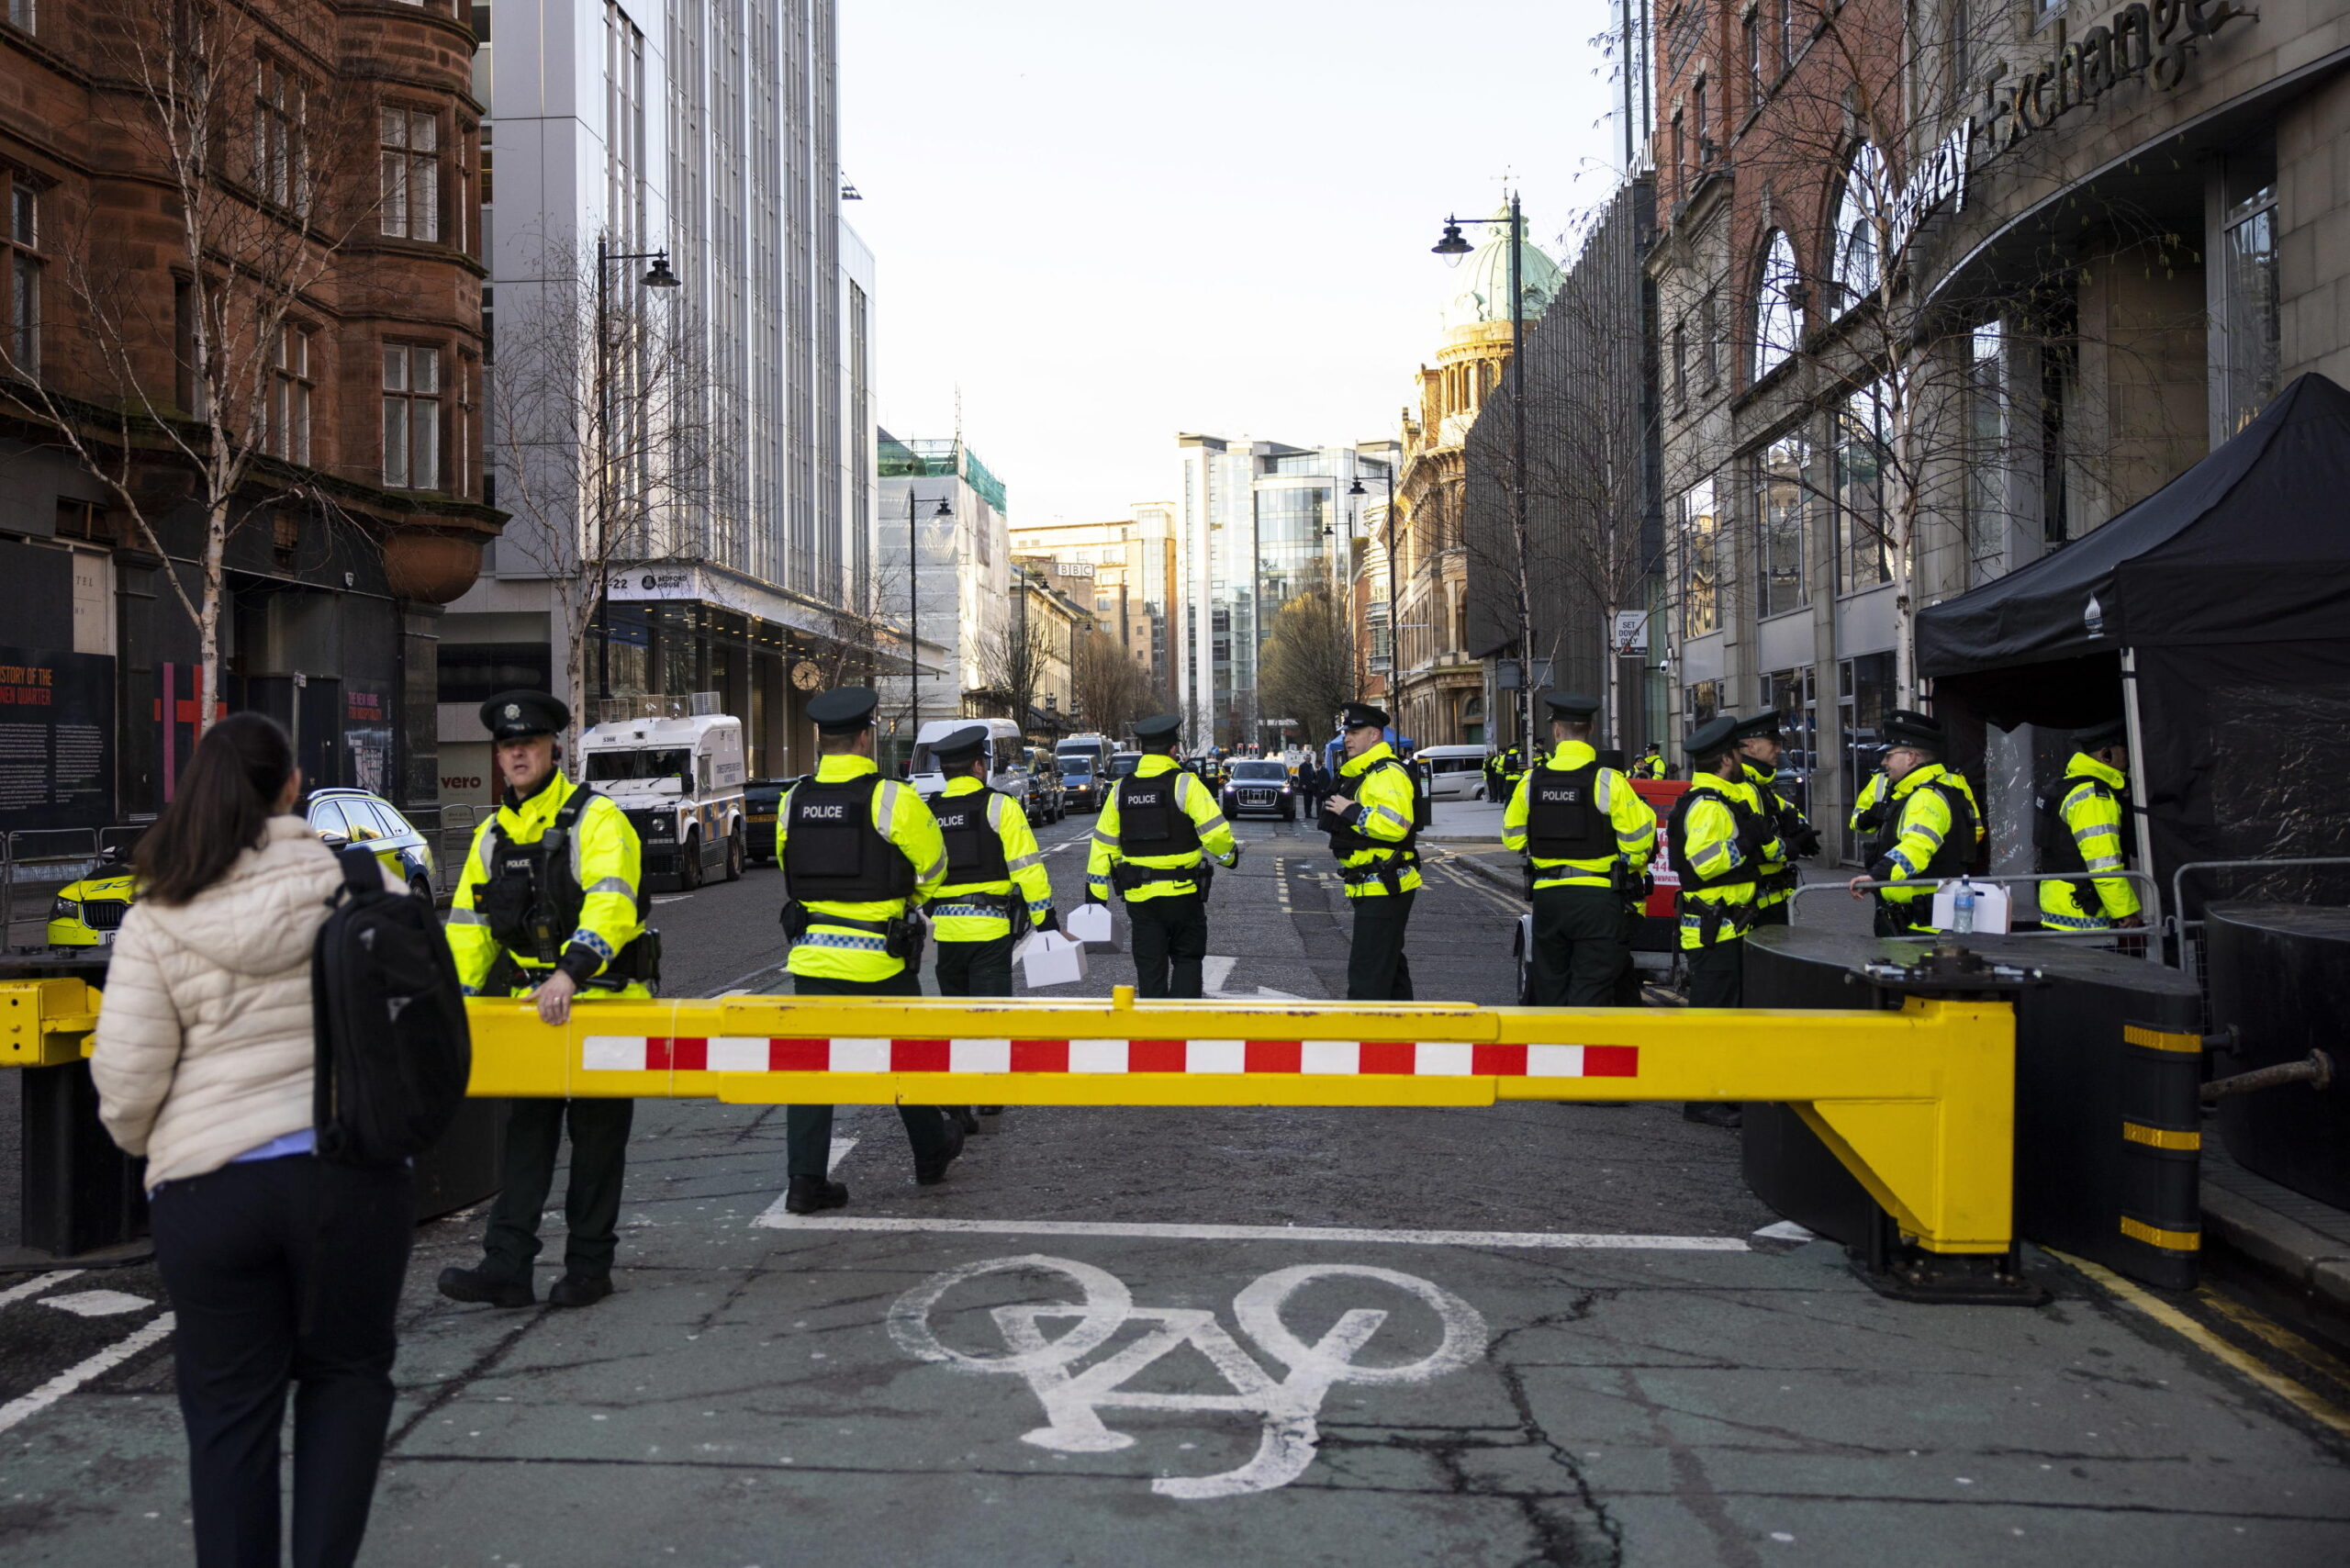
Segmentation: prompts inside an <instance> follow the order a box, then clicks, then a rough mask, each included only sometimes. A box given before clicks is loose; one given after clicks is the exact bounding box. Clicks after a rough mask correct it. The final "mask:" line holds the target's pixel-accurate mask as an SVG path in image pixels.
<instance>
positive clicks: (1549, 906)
mask: <svg viewBox="0 0 2350 1568" xmlns="http://www.w3.org/2000/svg"><path fill="white" fill-rule="evenodd" d="M1624 931H1625V920H1624V898H1623V895H1622V894H1620V893H1618V892H1617V891H1616V890H1615V889H1613V888H1537V889H1535V890H1534V954H1533V965H1532V968H1533V971H1534V973H1533V980H1534V988H1533V989H1534V998H1533V1001H1534V1005H1535V1006H1537V1007H1609V1006H1613V1005H1615V1004H1616V1003H1617V1002H1618V1001H1619V1000H1620V998H1619V997H1618V995H1617V982H1619V981H1620V980H1622V979H1623V976H1624V971H1625V970H1626V969H1629V968H1630V967H1631V963H1632V954H1631V950H1630V948H1628V946H1626V945H1625V940H1624Z"/></svg>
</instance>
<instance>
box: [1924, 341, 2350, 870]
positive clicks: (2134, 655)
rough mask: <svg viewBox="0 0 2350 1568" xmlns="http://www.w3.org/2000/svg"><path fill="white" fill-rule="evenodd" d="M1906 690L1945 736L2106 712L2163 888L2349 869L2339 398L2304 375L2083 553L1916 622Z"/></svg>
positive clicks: (2348, 604) (2013, 576)
mask: <svg viewBox="0 0 2350 1568" xmlns="http://www.w3.org/2000/svg"><path fill="white" fill-rule="evenodd" d="M1918 673H1919V675H1921V676H1925V677H1930V678H1932V679H1933V681H1934V705H1935V708H1936V711H1938V712H1939V713H1941V714H1942V716H1943V718H1944V721H1945V722H1952V721H1953V720H1955V721H1956V722H1957V723H1958V724H1959V725H1960V726H1961V727H1962V728H1963V727H1964V725H1965V723H1966V722H1967V720H1968V719H1969V718H1972V719H1974V720H1976V721H1979V722H1989V723H1993V724H1997V725H1998V726H1999V727H2000V728H2001V729H2012V728H2014V727H2015V726H2016V725H2018V724H2023V723H2031V724H2042V725H2052V726H2056V727H2059V728H2074V727H2078V726H2080V725H2084V724H2087V723H2091V722H2097V721H2099V720H2103V719H2109V718H2111V717H2113V716H2114V714H2115V712H2116V711H2121V713H2122V714H2123V715H2124V716H2126V717H2127V718H2128V720H2129V721H2130V725H2131V755H2132V769H2131V772H2132V788H2133V792H2134V793H2135V794H2136V795H2137V797H2138V800H2137V803H2138V804H2139V805H2140V807H2141V808H2143V811H2144V812H2145V816H2144V817H2143V818H2142V819H2141V820H2142V822H2143V823H2144V824H2145V827H2146V829H2147V830H2148V835H2147V836H2142V837H2141V840H2140V848H2141V852H2142V855H2141V864H2142V865H2148V866H2150V867H2151V868H2154V869H2155V870H2156V872H2157V874H2158V875H2160V876H2162V877H2164V878H2165V879H2167V877H2168V874H2169V872H2170V870H2171V869H2173V868H2176V867H2177V866H2179V865H2181V864H2183V863H2185V862H2187V861H2189V860H2233V859H2256V858H2262V857H2279V856H2312V855H2341V854H2345V853H2350V392H2345V391H2344V389H2343V388H2342V387H2341V386H2337V385H2336V384H2334V383H2333V381H2330V380H2328V379H2327V378H2326V377H2324V376H2322V375H2304V376H2302V377H2301V378H2300V379H2299V380H2297V381H2295V382H2294V383H2293V384H2292V385H2291V386H2288V387H2287V388H2286V389H2285V390H2284V391H2283V392H2282V393H2281V394H2279V395H2278V396H2277V399H2276V400H2275V401H2274V402H2272V403H2271V404H2269V406H2268V408H2267V409H2266V410H2265V411H2264V412H2263V413H2262V414H2261V415H2260V417H2259V418H2258V419H2256V420H2253V421H2252V422H2251V423H2250V424H2248V425H2246V426H2245V427H2244V429H2243V430H2242V431H2239V432H2238V433H2237V434H2236V435H2234V436H2233V437H2232V438H2231V439H2230V440H2228V441H2227V442H2224V443H2223V444H2222V445H2221V446H2220V447H2219V448H2218V449H2217V450H2215V451H2214V452H2212V453H2211V454H2210V456H2208V457H2206V458H2204V459H2203V461H2201V462H2200V463H2198V464H2196V465H2195V466H2193V467H2192V468H2189V469H2188V470H2187V472H2185V473H2184V474H2181V475H2180V476H2178V477H2177V478H2176V479H2173V480H2172V481H2171V482H2170V483H2169V484H2167V485H2165V486H2164V487H2162V488H2161V489H2159V490H2157V491H2155V492H2154V494H2153V495H2151V496H2149V497H2147V498H2145V499H2144V500H2143V501H2141V502H2139V503H2138V504H2137V505H2136V506H2134V507H2132V508H2131V509H2130V510H2127V511H2125V512H2123V513H2121V515H2120V516H2118V517H2116V518H2114V519H2113V520H2112V521H2109V522H2107V523H2106V524H2105V525H2104V526H2103V527H2101V528H2098V529H2097V530H2095V531H2094V532H2091V533H2090V534H2088V536H2087V537H2086V538H2084V539H2082V540H2080V541H2078V542H2077V543H2072V544H2068V545H2066V546H2065V548H2064V549H2062V550H2059V551H2057V552H2055V553H2054V554H2050V555H2046V556H2043V557H2042V558H2041V559H2040V560H2038V561H2035V562H2033V563H2032V564H2031V566H2025V567H2023V568H2022V569H2020V570H2019V571H2016V572H2011V573H2009V575H2008V576H2006V577H2001V578H1999V579H1997V581H1995V582H1991V583H1987V584H1986V585H1985V586H1984V587H1982V588H1976V589H1975V590H1974V591H1973V592H1971V593H1967V594H1964V595H1962V596H1961V597H1959V598H1957V599H1951V600H1948V601H1946V602H1944V603H1942V604H1937V605H1934V606H1933V607H1931V608H1930V609H1928V610H1924V611H1923V612H1921V613H1920V614H1919V617H1918ZM2149 851H2150V852H2151V858H2150V859H2149V858H2147V853H2148V852H2149ZM2164 897H2165V902H2167V901H2168V897H2169V890H2168V888H2167V887H2165V890H2164Z"/></svg>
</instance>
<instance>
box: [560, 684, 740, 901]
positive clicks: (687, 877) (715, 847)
mask: <svg viewBox="0 0 2350 1568" xmlns="http://www.w3.org/2000/svg"><path fill="white" fill-rule="evenodd" d="M693 701H694V707H695V711H694V713H693V715H692V716H691V717H690V718H659V717H645V718H638V719H619V720H615V721H612V722H607V723H601V724H596V725H592V726H590V727H589V728H588V729H586V730H583V731H582V732H580V735H579V751H580V762H581V770H582V772H583V774H584V775H585V777H586V780H587V783H588V786H589V787H590V788H592V789H594V790H597V791H598V792H599V793H600V794H603V795H607V796H609V797H610V799H611V801H612V803H613V804H614V805H616V806H618V807H620V809H621V811H622V812H625V813H626V814H627V816H628V820H629V823H630V824H631V825H632V826H633V827H634V828H635V829H636V834H637V837H638V839H639V840H640V841H641V842H642V843H643V846H644V869H645V871H646V872H647V873H649V874H650V875H653V876H669V877H675V878H677V885H678V886H679V887H681V888H687V889H691V888H697V887H699V886H700V885H701V883H702V879H703V878H704V876H705V875H707V874H711V873H715V874H717V875H720V876H722V877H724V878H725V879H727V880H728V881H730V882H732V881H734V880H736V879H738V878H740V877H741V876H742V875H743V863H744V860H745V859H747V858H748V857H749V853H750V846H749V844H748V843H747V842H746V839H745V836H744V835H745V834H746V832H747V826H748V824H747V823H746V822H745V820H744V801H743V722H742V721H741V720H740V719H737V718H734V717H733V716H732V715H730V714H725V713H721V712H719V711H717V707H718V699H717V697H716V695H715V694H714V693H711V692H697V693H695V694H694V699H693Z"/></svg>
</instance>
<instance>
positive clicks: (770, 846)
mask: <svg viewBox="0 0 2350 1568" xmlns="http://www.w3.org/2000/svg"><path fill="white" fill-rule="evenodd" d="M799 782H800V780H799V779H798V778H754V779H752V780H751V781H750V782H749V783H747V784H745V785H744V786H743V825H744V832H745V833H746V834H748V835H749V843H748V846H747V847H746V850H745V854H746V856H747V857H748V858H750V859H753V860H772V859H774V858H775V818H776V812H777V809H778V807H780V806H781V805H782V804H783V797H784V795H785V794H786V792H788V791H789V790H790V789H791V787H792V786H793V785H794V784H797V783H799Z"/></svg>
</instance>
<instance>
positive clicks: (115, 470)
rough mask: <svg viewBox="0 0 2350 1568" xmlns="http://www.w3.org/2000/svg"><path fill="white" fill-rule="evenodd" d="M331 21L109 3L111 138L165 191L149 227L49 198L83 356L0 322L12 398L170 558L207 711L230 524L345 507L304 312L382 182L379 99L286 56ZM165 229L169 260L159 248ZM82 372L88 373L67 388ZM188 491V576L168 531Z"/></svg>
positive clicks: (310, 47) (241, 1)
mask: <svg viewBox="0 0 2350 1568" xmlns="http://www.w3.org/2000/svg"><path fill="white" fill-rule="evenodd" d="M324 20H325V14H324V13H323V12H320V11H319V8H318V7H316V6H308V5H303V4H298V3H297V0H118V3H117V4H113V5H109V6H106V7H104V14H103V15H102V16H99V17H94V18H92V20H91V22H90V24H89V25H90V28H91V38H92V40H93V48H94V50H95V58H96V61H97V66H98V68H97V70H96V72H95V73H94V91H93V93H92V101H93V102H94V104H95V106H96V109H95V112H96V114H97V116H98V117H99V118H100V120H101V122H102V124H103V136H110V137H114V138H117V139H118V140H119V143H120V145H121V146H122V147H123V148H125V149H126V150H127V152H128V158H129V162H131V163H132V164H133V165H134V166H135V167H136V168H137V170H138V171H139V174H140V176H141V177H142V178H152V179H154V180H157V181H159V182H160V184H161V187H162V199H160V200H159V201H158V202H157V203H156V207H157V208H158V211H157V212H156V214H154V215H153V217H152V218H151V219H147V220H145V221H143V222H141V223H136V224H134V223H126V222H124V221H123V215H122V214H121V213H120V212H119V211H118V210H117V209H114V208H111V207H107V208H98V207H88V208H85V209H84V210H81V211H69V210H60V209H61V207H62V205H63V204H62V202H54V201H52V202H51V203H50V208H49V210H48V212H47V213H45V214H44V216H45V217H46V218H48V219H49V220H50V224H51V226H52V228H53V230H55V233H56V237H55V238H52V239H50V240H48V241H46V243H45V244H44V249H47V250H50V251H51V252H52V253H53V254H54V255H55V256H56V257H57V260H56V262H55V263H53V264H52V265H51V266H50V269H49V270H48V272H47V274H45V278H46V281H48V282H49V283H50V286H51V289H52V293H51V295H50V300H49V301H48V304H49V305H50V312H49V314H50V319H51V320H52V321H53V322H55V324H56V325H57V326H59V327H62V329H63V330H62V331H60V332H57V333H54V334H53V335H52V336H53V344H52V346H53V348H55V347H63V346H66V345H71V346H73V347H75V348H78V349H79V350H80V352H79V353H73V354H62V353H59V354H53V358H55V359H56V360H57V361H58V362H59V363H57V364H53V365H44V364H41V363H40V353H41V351H40V346H39V341H38V333H37V332H36V333H32V334H27V335H24V336H19V335H18V334H17V332H14V331H10V332H6V333H0V374H4V375H5V377H6V379H5V380H0V403H5V405H6V406H8V407H10V408H13V409H16V410H17V411H19V412H22V413H25V414H27V415H29V416H31V417H32V418H35V419H37V420H40V421H41V422H42V423H44V424H45V425H47V426H49V427H50V429H51V430H53V431H55V432H56V435H57V437H58V439H59V440H60V441H62V443H63V444H64V445H65V447H66V448H67V449H68V450H70V451H71V452H72V453H73V455H74V456H75V457H76V458H77V459H79V460H80V462H81V463H82V465H83V466H84V468H86V469H87V470H88V471H89V472H90V474H91V475H93V476H95V478H96V479H97V481H98V482H99V483H100V484H101V485H103V486H104V487H106V490H107V491H108V492H109V494H110V495H111V496H112V498H113V500H114V509H115V510H117V511H118V513H119V514H120V515H121V516H123V517H125V518H127V519H128V520H129V523H130V527H131V530H132V532H134V533H135V534H136V536H137V540H138V543H140V545H142V546H143V547H144V548H146V549H147V550H148V551H150V552H151V553H152V554H155V555H156V556H157V557H159V558H161V559H162V560H163V561H165V562H167V563H169V564H170V566H169V569H168V570H166V572H165V573H164V578H165V580H166V581H167V582H168V583H169V584H170V588H171V592H172V596H173V599H175V600H176V601H177V602H178V604H179V606H180V608H181V610H184V611H185V613H186V615H187V617H188V619H189V621H190V622H192V623H193V624H194V626H195V628H196V643H197V648H198V654H197V669H198V674H197V682H198V689H197V692H196V713H197V715H198V717H197V723H198V725H199V727H201V728H208V727H209V726H210V724H211V722H212V720H213V715H214V711H215V709H216V708H217V707H218V693H219V689H220V615H221V611H222V610H223V608H224V606H225V604H226V602H227V597H228V595H227V578H228V551H229V538H230V536H231V535H232V534H234V533H235V532H237V530H238V528H239V527H240V526H241V525H242V524H243V523H244V522H245V521H248V520H249V519H250V518H251V517H252V515H253V514H254V513H255V512H257V511H260V510H264V509H267V508H269V507H271V506H273V505H274V504H278V503H281V502H285V501H297V502H299V503H301V504H304V505H305V506H307V507H308V509H310V510H313V511H324V512H327V513H328V514H329V515H333V506H332V503H331V501H330V499H329V498H328V497H327V496H326V495H325V493H323V492H322V491H321V490H319V488H318V487H317V486H316V485H315V484H314V483H313V478H314V476H313V474H312V471H311V469H310V453H309V418H308V405H307V401H305V402H302V403H300V404H298V405H297V403H296V402H295V401H294V398H296V397H297V396H300V395H299V394H297V393H294V392H292V391H290V390H289V387H290V386H291V383H292V381H294V380H299V379H307V376H308V359H309V356H310V354H311V353H312V345H311V342H310V334H309V333H308V330H306V329H304V328H303V327H302V326H301V325H299V324H298V320H297V317H298V316H299V315H300V314H301V313H303V312H304V310H305V308H306V306H315V303H316V301H315V299H314V298H313V295H314V292H315V291H318V290H320V289H322V288H323V287H325V286H327V285H329V284H330V281H331V279H332V277H333V275H334V274H335V272H336V268H337V265H338V263H339V261H340V260H341V254H342V252H343V250H344V247H345V245H346V243H347V241H349V239H350V238H351V236H352V234H353V232H354V230H357V229H358V228H359V227H360V226H361V225H363V224H365V223H369V222H371V221H373V220H374V218H375V215H376V213H377V211H378V209H379V206H380V199H381V193H380V191H379V187H378V185H377V182H376V180H375V170H374V168H373V166H372V165H373V162H374V149H375V134H374V127H373V120H372V116H373V113H374V110H373V107H372V105H371V104H366V103H362V104H359V105H355V106H353V105H345V104H341V103H339V102H337V101H336V99H335V98H334V97H333V96H332V95H330V94H328V93H327V92H325V91H324V90H323V89H322V86H321V85H320V84H319V83H317V82H314V81H312V80H310V79H309V78H308V77H307V76H306V75H305V74H304V73H302V71H301V70H300V69H299V68H298V66H297V65H291V64H286V63H284V62H287V61H300V60H303V59H309V60H319V59H332V58H333V52H334V40H333V39H332V38H331V37H330V36H329V35H328V34H327V32H326V30H325V28H324V27H323V26H322V25H321V24H322V23H323V21H324ZM18 188H19V189H20V190H22V189H24V187H22V186H20V187H18ZM35 199H39V198H35ZM17 221H19V222H23V221H27V219H25V218H21V217H19V218H17ZM157 225H160V233H161V235H162V236H164V237H165V239H164V243H165V245H166V246H167V247H168V252H169V257H170V271H169V272H168V274H167V273H165V272H163V271H162V270H161V269H158V268H154V267H152V266H151V265H146V264H142V263H144V261H145V253H146V252H147V248H148V246H149V245H150V244H151V241H153V239H154V238H155V237H157V235H158V233H159V229H158V227H157ZM174 280H176V285H175V284H174ZM61 294H62V301H61V300H60V298H59V295H61ZM61 302H62V304H64V305H65V306H66V307H67V308H66V309H64V310H58V309H56V308H55V307H56V305H58V304H59V303H61ZM20 303H25V302H23V301H20ZM174 345H176V348H174ZM69 380H79V381H81V382H83V383H84V389H83V390H79V391H67V390H63V389H61V383H64V382H67V381H69ZM191 505H192V506H193V507H194V509H195V510H196V512H197V514H198V515H199V516H200V518H201V530H200V536H199V538H198V539H197V541H196V546H195V560H194V566H195V570H194V572H193V574H192V577H193V580H190V575H188V574H184V573H183V571H182V569H181V566H180V562H181V561H182V560H184V559H185V553H184V551H182V550H180V549H179V548H177V546H179V545H180V544H181V543H183V542H182V540H181V539H180V537H179V536H178V534H177V532H176V531H175V530H173V529H172V528H171V526H170V520H171V518H172V517H173V514H174V513H177V512H179V511H181V510H183V509H184V508H187V507H190V506H191Z"/></svg>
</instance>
